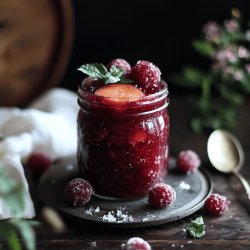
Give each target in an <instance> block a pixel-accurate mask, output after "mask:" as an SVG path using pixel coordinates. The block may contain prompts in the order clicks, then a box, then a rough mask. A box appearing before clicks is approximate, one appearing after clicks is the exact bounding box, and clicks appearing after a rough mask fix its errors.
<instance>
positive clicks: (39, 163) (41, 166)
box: [26, 152, 52, 175]
mask: <svg viewBox="0 0 250 250" xmlns="http://www.w3.org/2000/svg"><path fill="white" fill-rule="evenodd" d="M26 164H27V167H28V168H29V169H30V170H31V171H32V172H33V173H34V174H38V175H40V174H42V173H43V172H45V171H46V170H47V169H48V168H49V167H50V166H51V165H52V160H51V159H50V158H49V156H48V155H47V154H44V153H39V152H34V153H32V154H31V155H30V156H29V158H28V159H27V163H26Z"/></svg>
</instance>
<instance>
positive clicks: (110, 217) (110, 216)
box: [102, 212, 116, 222]
mask: <svg viewBox="0 0 250 250" xmlns="http://www.w3.org/2000/svg"><path fill="white" fill-rule="evenodd" d="M102 220H103V221H108V222H116V218H115V216H114V215H113V214H112V213H111V212H108V214H105V215H103V217H102Z"/></svg>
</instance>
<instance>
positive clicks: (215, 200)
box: [205, 193, 231, 215]
mask: <svg viewBox="0 0 250 250" xmlns="http://www.w3.org/2000/svg"><path fill="white" fill-rule="evenodd" d="M230 204H231V202H230V200H228V199H227V197H225V196H223V195H220V194H216V193H214V194H211V195H210V196H209V198H208V199H207V200H206V202H205V210H206V211H207V212H208V213H209V214H213V215H220V214H222V213H223V212H224V211H226V210H227V209H228V206H229V205H230Z"/></svg>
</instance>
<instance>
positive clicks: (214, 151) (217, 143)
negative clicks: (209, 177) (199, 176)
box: [207, 129, 250, 199]
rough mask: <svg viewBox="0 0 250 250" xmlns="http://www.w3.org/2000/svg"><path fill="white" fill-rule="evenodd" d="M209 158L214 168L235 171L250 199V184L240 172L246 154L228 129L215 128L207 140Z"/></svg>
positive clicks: (229, 171)
mask: <svg viewBox="0 0 250 250" xmlns="http://www.w3.org/2000/svg"><path fill="white" fill-rule="evenodd" d="M207 153H208V158H209V160H210V162H211V164H212V166H213V167H214V168H216V169H217V170H218V171H220V172H222V173H227V174H228V173H233V174H235V175H236V176H237V177H238V178H239V180H240V181H241V182H242V184H243V186H244V188H245V190H246V193H247V195H248V198H249V199H250V186H249V184H248V182H247V181H246V179H245V178H244V177H243V176H242V175H241V174H240V173H239V170H240V169H241V168H242V166H243V164H244V162H245V155H244V151H243V148H242V146H241V144H240V142H239V140H238V139H237V138H236V137H235V136H234V135H233V134H231V133H230V132H228V131H226V130H220V129H218V130H215V131H213V132H212V133H211V135H210V136H209V138H208V142H207Z"/></svg>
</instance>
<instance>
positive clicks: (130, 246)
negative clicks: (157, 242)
mask: <svg viewBox="0 0 250 250" xmlns="http://www.w3.org/2000/svg"><path fill="white" fill-rule="evenodd" d="M121 249H124V250H151V246H150V245H149V243H148V242H147V241H145V240H144V239H142V238H139V237H133V238H130V239H129V240H128V241H127V243H126V244H122V245H121Z"/></svg>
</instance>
